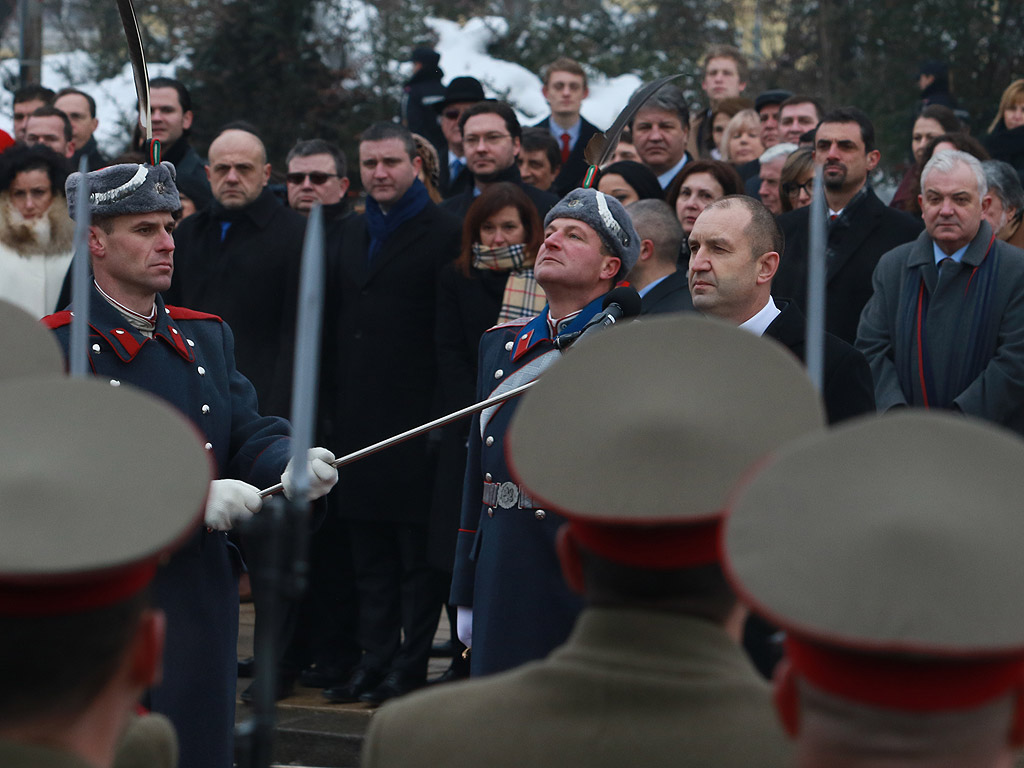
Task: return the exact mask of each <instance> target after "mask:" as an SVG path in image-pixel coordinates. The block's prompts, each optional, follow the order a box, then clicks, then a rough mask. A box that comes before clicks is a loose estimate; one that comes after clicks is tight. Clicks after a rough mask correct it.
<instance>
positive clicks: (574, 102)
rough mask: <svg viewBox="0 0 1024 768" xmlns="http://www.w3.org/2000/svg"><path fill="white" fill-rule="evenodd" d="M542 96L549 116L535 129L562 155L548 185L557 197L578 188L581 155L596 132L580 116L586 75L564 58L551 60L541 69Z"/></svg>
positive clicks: (581, 173) (582, 164) (584, 163)
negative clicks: (544, 133)
mask: <svg viewBox="0 0 1024 768" xmlns="http://www.w3.org/2000/svg"><path fill="white" fill-rule="evenodd" d="M542 78H543V80H544V88H543V91H542V92H543V94H544V98H545V99H547V102H548V105H549V106H550V107H551V114H550V115H548V116H547V117H546V118H544V119H543V120H541V121H540V122H539V123H537V125H535V126H534V127H535V128H546V129H547V130H549V131H550V132H551V135H552V136H554V137H555V141H557V142H558V146H559V149H560V150H561V152H562V170H561V171H559V172H558V177H557V178H556V179H555V181H554V184H552V186H551V191H552V192H555V193H556V194H558V195H565V194H568V193H569V192H570V191H571V190H573V189H575V188H576V187H578V186H579V185H580V182H581V181H582V180H583V176H584V174H586V172H587V161H586V160H584V159H583V152H584V151H585V150H586V148H587V142H588V141H590V137H591V136H593V135H594V134H595V133H598V132H599V131H600V129H599V128H598V127H597V126H596V125H593V124H592V123H589V122H587V121H586V120H584V119H583V117H582V116H581V115H580V107H582V105H583V100H584V99H585V98H587V96H589V95H590V89H589V88H588V87H587V73H586V72H584V71H583V67H581V66H580V65H579V63H578V62H576V61H573V60H572V59H567V58H565V57H562V58H558V59H555V60H554V61H553V62H551V63H550V64H548V65H547V66H546V67H544V70H543V72H542Z"/></svg>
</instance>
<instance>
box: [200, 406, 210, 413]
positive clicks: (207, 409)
mask: <svg viewBox="0 0 1024 768" xmlns="http://www.w3.org/2000/svg"><path fill="white" fill-rule="evenodd" d="M201 410H202V412H203V413H209V412H210V406H208V405H205V404H204V405H203V407H202V409H201Z"/></svg>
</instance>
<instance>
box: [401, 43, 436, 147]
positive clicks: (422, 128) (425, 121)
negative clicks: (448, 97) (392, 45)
mask: <svg viewBox="0 0 1024 768" xmlns="http://www.w3.org/2000/svg"><path fill="white" fill-rule="evenodd" d="M410 61H411V62H412V77H410V78H409V79H408V80H407V81H406V82H405V86H404V87H403V88H402V105H401V110H402V111H401V116H402V125H404V126H405V127H406V128H408V129H409V130H410V131H412V132H413V133H418V134H420V136H423V137H424V138H425V139H427V141H429V142H430V143H431V144H433V145H434V146H435V147H440V146H442V145H443V144H444V141H445V139H444V134H443V133H442V132H441V126H440V124H439V122H438V117H437V110H436V109H434V107H435V105H437V104H438V103H439V102H440V101H441V100H442V99H443V98H444V92H445V87H444V86H443V85H442V84H441V78H442V77H444V72H443V71H441V68H440V67H439V66H438V64H439V63H440V61H441V54H439V53H438V52H437V51H435V50H434V49H433V48H427V47H423V46H421V47H419V48H416V49H414V50H413V52H412V58H411V59H410Z"/></svg>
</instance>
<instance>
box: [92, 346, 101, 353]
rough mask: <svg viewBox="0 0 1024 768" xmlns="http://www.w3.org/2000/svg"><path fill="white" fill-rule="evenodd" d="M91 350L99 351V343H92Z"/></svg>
mask: <svg viewBox="0 0 1024 768" xmlns="http://www.w3.org/2000/svg"><path fill="white" fill-rule="evenodd" d="M92 351H93V352H99V351H100V345H99V344H93V345H92Z"/></svg>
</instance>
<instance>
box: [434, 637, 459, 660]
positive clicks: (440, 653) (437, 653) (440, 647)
mask: <svg viewBox="0 0 1024 768" xmlns="http://www.w3.org/2000/svg"><path fill="white" fill-rule="evenodd" d="M430 655H431V656H432V657H434V658H448V657H449V656H454V655H455V643H453V642H452V641H451V640H445V641H444V642H443V643H435V644H434V645H432V646H430Z"/></svg>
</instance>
